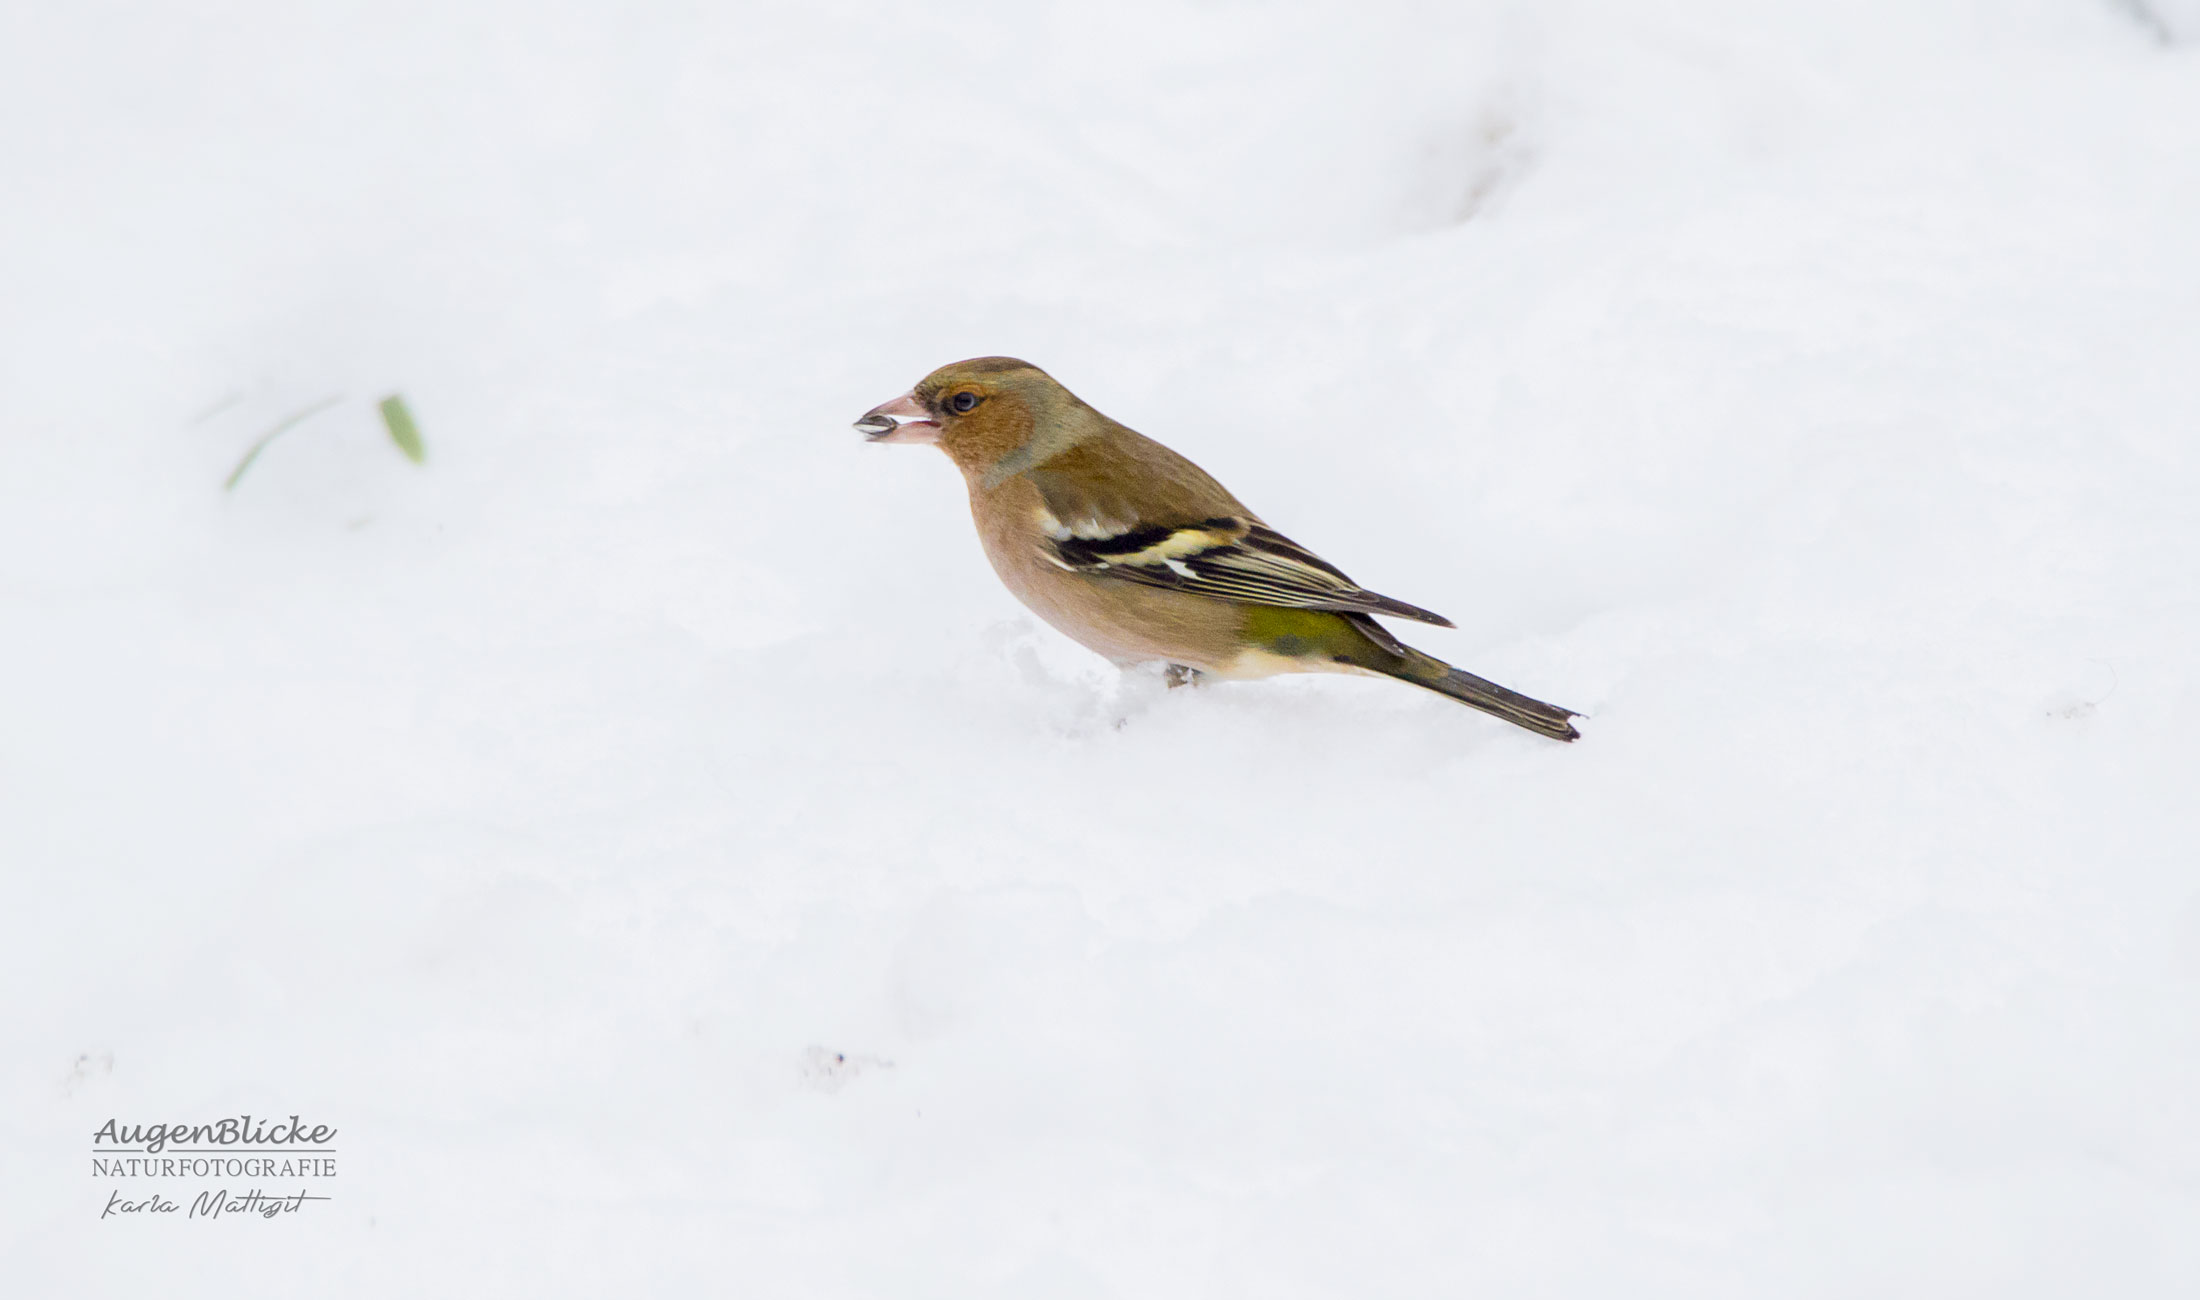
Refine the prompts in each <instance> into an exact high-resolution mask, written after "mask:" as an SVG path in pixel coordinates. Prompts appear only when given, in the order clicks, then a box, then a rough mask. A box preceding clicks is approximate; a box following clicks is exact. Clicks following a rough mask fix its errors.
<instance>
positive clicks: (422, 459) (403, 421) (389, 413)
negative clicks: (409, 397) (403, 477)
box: [382, 393, 428, 465]
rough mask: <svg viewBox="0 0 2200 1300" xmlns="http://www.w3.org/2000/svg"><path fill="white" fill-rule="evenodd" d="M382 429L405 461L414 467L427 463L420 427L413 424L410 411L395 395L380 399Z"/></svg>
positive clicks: (402, 400) (425, 448) (403, 400)
mask: <svg viewBox="0 0 2200 1300" xmlns="http://www.w3.org/2000/svg"><path fill="white" fill-rule="evenodd" d="M382 427H384V428H386V429H388V430H389V431H390V441H391V442H394V443H396V444H397V449H398V450H399V451H401V452H404V453H405V456H406V459H408V460H410V461H412V463H413V464H415V465H424V464H426V463H427V461H428V449H427V447H426V446H424V445H422V443H421V441H420V426H419V425H417V424H414V423H413V416H412V411H411V410H410V409H409V408H408V407H407V406H406V405H405V399H404V398H403V397H400V396H399V395H397V394H396V393H391V394H390V395H389V396H388V397H385V398H383V399H382Z"/></svg>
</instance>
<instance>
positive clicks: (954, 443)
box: [855, 357, 1581, 741]
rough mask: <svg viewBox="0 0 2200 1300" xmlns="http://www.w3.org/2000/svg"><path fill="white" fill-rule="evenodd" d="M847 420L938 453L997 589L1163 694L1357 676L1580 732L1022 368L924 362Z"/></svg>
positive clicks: (1569, 715)
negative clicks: (1442, 655)
mask: <svg viewBox="0 0 2200 1300" xmlns="http://www.w3.org/2000/svg"><path fill="white" fill-rule="evenodd" d="M855 427H856V430H857V431H858V432H860V433H862V434H864V435H865V437H867V438H868V439H869V440H870V441H872V442H879V443H903V444H930V445H934V446H937V447H938V448H939V449H940V450H942V451H944V452H946V453H947V456H948V458H949V459H950V460H952V461H953V462H954V463H955V467H956V468H957V469H958V470H960V471H962V476H963V480H964V482H965V484H966V485H967V486H968V488H969V490H970V513H971V518H972V519H973V521H974V522H975V523H976V524H977V529H978V539H979V542H980V544H981V545H982V546H983V547H984V550H985V555H986V559H987V560H989V561H990V562H991V563H992V565H993V570H994V572H995V573H997V574H998V575H1000V579H1001V581H1002V583H1003V584H1005V585H1006V586H1007V587H1008V589H1009V591H1010V592H1011V593H1012V594H1014V595H1015V596H1016V598H1017V599H1019V600H1021V601H1022V602H1023V603H1024V604H1025V605H1026V606H1027V607H1029V608H1030V609H1031V611H1032V612H1033V613H1035V614H1037V615H1038V616H1039V617H1040V618H1042V619H1044V620H1046V621H1047V622H1048V623H1049V624H1052V625H1053V626H1054V627H1055V628H1056V629H1057V630H1058V631H1060V632H1062V633H1063V634H1065V635H1066V636H1068V637H1069V638H1070V639H1071V640H1073V641H1076V642H1078V643H1079V644H1081V645H1083V646H1085V647H1086V648H1088V649H1090V650H1093V651H1096V652H1098V653H1099V654H1101V655H1103V656H1105V657H1106V658H1108V659H1110V660H1113V661H1114V662H1115V663H1116V665H1117V666H1118V667H1122V668H1131V667H1135V666H1138V665H1141V664H1149V663H1155V662H1158V663H1160V664H1162V665H1164V667H1163V670H1162V671H1163V674H1164V676H1165V678H1166V680H1167V681H1168V683H1169V684H1170V685H1171V686H1177V685H1184V684H1191V683H1195V682H1198V681H1200V680H1202V679H1203V678H1205V677H1210V676H1211V677H1215V678H1219V679H1237V678H1258V677H1268V676H1273V675H1275V674H1279V673H1304V672H1343V673H1362V674H1373V675H1376V676H1380V677H1389V678H1395V679H1397V680H1399V681H1403V682H1409V683H1411V684H1412V685H1415V686H1419V687H1423V688H1425V689H1427V690H1431V691H1434V692H1436V693H1437V694H1439V695H1443V696H1447V697H1449V698H1451V699H1454V700H1457V701H1459V702H1460V703H1462V704H1466V705H1469V706H1471V707H1473V708H1476V709H1480V710H1481V711H1483V712H1484V713H1488V714H1491V715H1493V716H1495V717H1499V718H1502V719H1504V720H1505V721H1507V722H1510V723H1513V724H1514V725H1516V726H1520V727H1525V728H1526V729H1528V730H1529V731H1532V732H1535V733H1536V734H1538V735H1541V736H1548V737H1550V738H1551V739H1554V740H1564V741H1571V740H1575V739H1577V738H1579V736H1580V732H1579V731H1577V730H1576V729H1575V728H1574V725H1573V721H1572V720H1573V719H1574V718H1577V717H1579V716H1581V715H1580V714H1578V713H1576V712H1574V711H1573V710H1571V709H1563V708H1560V707H1558V706H1557V705H1555V704H1546V703H1544V702H1543V701H1541V700H1537V699H1531V698H1529V697H1528V696H1525V695H1522V694H1520V693H1519V692H1517V691H1511V690H1507V689H1506V688H1504V687H1502V686H1499V685H1498V684H1497V683H1495V682H1492V681H1487V680H1485V679H1483V678H1480V677H1477V676H1475V675H1474V674H1472V673H1469V672H1466V671H1464V670H1462V669H1458V668H1454V667H1452V666H1451V665H1450V664H1447V663H1445V662H1444V661H1443V660H1441V659H1437V658H1435V657H1434V656H1431V655H1428V654H1424V653H1422V652H1421V651H1419V650H1416V649H1414V648H1413V647H1411V646H1409V645H1406V644H1405V643H1404V642H1402V641H1400V640H1399V639H1398V638H1397V637H1396V636H1394V635H1392V634H1391V632H1390V631H1389V629H1387V628H1385V627H1384V626H1383V625H1382V624H1380V623H1378V622H1376V621H1375V620H1376V617H1377V616H1378V615H1379V616H1382V617H1386V618H1400V619H1410V620H1413V621H1415V622H1420V623H1430V624H1434V625H1435V626H1438V627H1452V626H1455V625H1454V624H1453V623H1452V622H1451V620H1449V619H1447V618H1445V617H1444V616H1442V615H1441V614H1435V613H1431V612H1430V611H1428V610H1425V609H1422V608H1421V607H1420V606H1418V605H1409V604H1407V603H1406V602H1404V601H1402V600H1398V599H1395V598H1393V597H1390V596H1384V595H1379V594H1377V593H1376V592H1373V591H1370V590H1368V589H1367V588H1365V587H1362V586H1361V585H1360V584H1358V583H1356V582H1354V581H1353V580H1352V579H1351V578H1349V577H1346V576H1345V574H1344V571H1343V570H1341V569H1339V568H1337V566H1335V565H1333V564H1331V563H1329V562H1328V561H1326V560H1324V559H1322V558H1321V557H1320V556H1318V555H1316V554H1314V553H1313V552H1312V551H1309V550H1307V549H1306V548H1305V547H1303V546H1301V545H1299V544H1298V543H1297V542H1294V541H1292V540H1291V539H1290V538H1288V537H1286V536H1284V535H1283V534H1282V533H1280V532H1277V531H1276V530H1275V529H1273V528H1271V527H1269V526H1268V525H1267V523H1265V522H1264V521H1263V520H1262V519H1261V518H1260V516H1258V515H1256V514H1254V513H1253V512H1252V511H1251V510H1249V509H1247V508H1246V507H1245V505H1244V504H1243V503H1242V502H1240V501H1239V500H1238V499H1237V498H1236V497H1234V496H1232V495H1231V494H1230V492H1229V490H1228V489H1226V488H1224V487H1223V486H1222V484H1220V483H1218V482H1216V481H1215V479H1214V478H1213V477H1212V476H1210V475H1209V474H1208V473H1207V472H1206V471H1205V470H1203V469H1201V468H1200V467H1199V466H1197V465H1195V464H1193V463H1192V462H1191V461H1189V460H1187V459H1186V458H1184V457H1183V456H1181V455H1178V454H1177V453H1176V452H1174V451H1171V450H1170V449H1169V448H1167V447H1164V446H1162V445H1161V444H1160V443H1158V442H1155V441H1154V440H1153V439H1151V438H1148V437H1146V436H1145V435H1143V434H1140V433H1137V432H1135V431H1134V430H1132V429H1130V428H1127V427H1125V426H1124V425H1122V424H1119V423H1117V422H1116V421H1114V420H1111V419H1109V418H1108V417H1107V416H1105V415H1102V414H1101V413H1100V412H1099V411H1097V410H1095V409H1093V408H1092V407H1091V406H1089V405H1087V404H1086V403H1085V402H1084V401H1083V400H1081V399H1079V398H1078V397H1077V395H1076V394H1074V393H1072V392H1070V391H1069V389H1067V388H1065V387H1063V386H1062V385H1061V384H1060V383H1058V382H1057V381H1056V380H1055V379H1054V377H1053V376H1051V375H1049V374H1047V373H1046V372H1045V371H1043V370H1041V369H1039V368H1038V367H1037V366H1035V365H1032V364H1031V363H1030V362H1028V361H1020V360H1018V359H1016V358H1014V357H977V358H974V359H972V360H968V361H958V362H955V363H953V364H951V365H945V366H941V367H940V368H939V369H937V370H935V371H933V372H932V373H931V374H929V375H927V376H925V377H924V379H923V380H921V381H920V382H918V384H917V385H916V386H915V387H914V388H912V389H910V390H909V391H908V392H906V393H903V394H902V395H901V396H899V397H897V398H894V399H893V400H892V401H889V402H882V403H880V404H879V405H877V406H875V407H873V408H871V410H869V411H868V412H866V413H865V414H864V415H863V418H861V419H859V420H857V421H856V422H855Z"/></svg>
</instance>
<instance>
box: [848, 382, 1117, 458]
mask: <svg viewBox="0 0 2200 1300" xmlns="http://www.w3.org/2000/svg"><path fill="white" fill-rule="evenodd" d="M1098 419H1099V415H1098V413H1097V412H1095V411H1093V409H1092V408H1091V407H1089V406H1086V405H1085V404H1084V403H1083V402H1081V401H1078V400H1077V398H1076V396H1075V395H1074V394H1072V393H1071V392H1070V391H1069V390H1068V389H1066V388H1064V387H1062V386H1061V385H1060V384H1058V383H1056V382H1054V377H1053V376H1051V375H1049V374H1047V372H1046V371H1044V370H1041V369H1039V367H1037V366H1035V365H1032V364H1031V363H1030V362H1028V361H1018V360H1017V359H1016V358H1014V357H979V358H977V359H975V360H971V361H957V362H955V363H954V364H953V365H947V366H941V367H940V368H939V369H937V370H935V371H933V372H932V373H931V374H929V375H926V376H925V377H924V378H923V380H921V381H920V382H919V383H918V384H917V386H916V387H915V388H912V389H910V390H909V391H908V392H906V393H903V394H902V395H901V396H899V397H897V398H895V399H894V400H893V401H891V402H883V403H881V404H879V405H878V406H874V407H872V408H871V409H870V410H869V411H868V412H866V413H865V414H864V416H863V418H862V419H860V420H858V421H856V429H857V431H858V432H860V433H862V434H863V435H864V436H866V437H868V438H869V439H870V440H871V441H872V442H915V443H937V444H939V447H940V449H941V450H942V451H945V452H946V453H947V454H948V455H949V456H951V457H953V458H954V461H955V463H956V464H957V465H959V466H961V467H962V469H963V470H964V472H965V473H977V474H988V475H990V474H993V473H995V472H996V471H1000V470H1001V469H1002V467H1003V466H1008V465H1013V466H1016V467H1017V468H1029V467H1030V466H1031V465H1033V464H1036V463H1038V462H1039V461H1040V460H1043V459H1045V458H1046V456H1049V455H1052V454H1053V453H1054V452H1055V451H1058V450H1060V449H1061V448H1062V447H1066V446H1068V445H1069V444H1070V443H1072V442H1074V441H1076V440H1077V438H1078V437H1079V436H1081V435H1082V432H1083V431H1084V430H1085V429H1086V427H1087V426H1089V425H1092V424H1095V423H1097V421H1098ZM1042 453H1043V454H1042ZM1009 472H1014V471H1013V470H1011V471H1009Z"/></svg>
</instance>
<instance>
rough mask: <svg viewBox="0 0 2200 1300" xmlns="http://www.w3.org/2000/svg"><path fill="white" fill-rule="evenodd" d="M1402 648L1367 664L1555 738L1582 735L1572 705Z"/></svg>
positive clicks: (1406, 647)
mask: <svg viewBox="0 0 2200 1300" xmlns="http://www.w3.org/2000/svg"><path fill="white" fill-rule="evenodd" d="M1399 648H1400V649H1402V650H1404V651H1405V653H1404V654H1403V655H1402V656H1398V657H1395V658H1391V659H1389V660H1388V661H1387V662H1383V663H1376V664H1370V665H1368V666H1369V667H1371V668H1374V669H1375V671H1377V672H1380V673H1383V674H1386V675H1387V676H1391V677H1395V678H1397V679H1398V680H1399V681H1402V682H1412V683H1413V684H1414V685H1415V686H1421V687H1425V688H1427V689H1429V690H1432V691H1434V692H1436V693H1437V694H1438V695H1448V696H1450V697H1451V698H1452V699H1455V700H1457V701H1459V702H1460V703H1461V704H1464V705H1467V706H1468V707H1470V708H1476V709H1480V710H1482V712H1484V713H1487V714H1490V715H1492V716H1494V717H1499V718H1503V719H1504V720H1505V721H1507V722H1510V723H1512V724H1513V725H1514V726H1516V727H1526V728H1527V729H1528V730H1530V731H1532V732H1534V733H1536V734H1537V735H1539V736H1549V737H1550V738H1551V739H1553V740H1579V739H1580V738H1581V733H1580V732H1578V731H1576V730H1574V724H1573V723H1572V722H1570V721H1568V719H1570V718H1577V717H1580V716H1581V715H1580V714H1578V713H1575V712H1574V711H1573V710H1571V709H1562V708H1560V707H1558V706H1557V705H1555V704H1545V703H1544V702H1543V701H1541V700H1533V699H1529V698H1528V697H1527V696H1525V695H1522V694H1521V693H1520V692H1518V691H1508V690H1506V689H1505V688H1504V687H1502V686H1499V685H1498V684H1497V683H1496V682H1493V681H1487V680H1485V679H1483V678H1480V677H1477V676H1475V675H1474V674H1473V673H1470V672H1464V671H1462V670H1460V669H1457V668H1454V667H1452V666H1451V665H1450V664H1447V663H1445V662H1444V661H1443V660H1441V659H1438V658H1436V657H1434V656H1432V655H1425V654H1422V653H1421V652H1420V651H1418V650H1415V649H1414V648H1413V647H1411V646H1401V647H1399Z"/></svg>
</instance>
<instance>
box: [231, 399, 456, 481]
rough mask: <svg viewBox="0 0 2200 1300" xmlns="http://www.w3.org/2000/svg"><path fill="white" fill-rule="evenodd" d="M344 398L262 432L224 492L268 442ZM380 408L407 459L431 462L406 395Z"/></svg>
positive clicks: (384, 424) (325, 402)
mask: <svg viewBox="0 0 2200 1300" xmlns="http://www.w3.org/2000/svg"><path fill="white" fill-rule="evenodd" d="M343 400H344V399H343V397H342V396H340V395H339V396H336V397H324V398H322V399H321V400H320V401H318V402H315V403H314V404H313V405H311V406H308V407H305V408H304V409H302V410H298V411H293V412H291V413H290V414H289V415H286V416H284V417H283V418H282V419H281V420H279V421H277V422H276V424H275V427H274V428H272V429H269V430H268V431H267V432H266V433H263V434H261V435H260V437H259V440H258V441H257V442H254V443H253V444H252V446H251V447H250V448H249V449H248V450H246V452H245V454H244V459H243V460H240V461H238V462H237V468H235V469H233V470H231V471H229V479H228V481H226V482H224V483H223V484H222V491H224V492H232V491H235V490H236V487H237V484H238V483H239V482H240V481H242V480H243V478H244V474H245V471H246V470H248V469H251V468H252V462H253V461H256V460H258V459H259V458H260V453H261V452H263V451H266V450H267V445H268V444H269V443H271V442H273V441H275V440H276V439H277V438H280V437H282V436H283V435H284V434H286V433H288V432H290V431H291V430H292V429H295V428H297V427H298V426H299V425H301V424H304V423H305V422H306V421H307V420H310V419H312V418H313V417H314V416H316V415H319V414H320V413H321V412H323V411H325V410H327V409H329V408H330V407H332V406H334V405H336V404H337V403H338V402H341V401H343ZM378 409H379V410H380V411H381V413H382V427H383V428H385V429H387V430H389V433H390V441H391V442H394V443H396V444H397V449H398V450H399V451H401V452H404V453H405V459H407V460H409V461H411V462H412V463H413V464H415V465H425V464H426V463H427V461H428V446H427V444H426V443H424V442H422V441H421V440H420V425H419V424H418V423H417V422H415V421H414V419H413V415H412V408H411V407H408V406H406V405H405V399H404V397H403V395H401V394H398V393H391V394H390V395H389V396H388V397H385V398H383V399H382V401H381V402H380V403H379V406H378Z"/></svg>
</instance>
